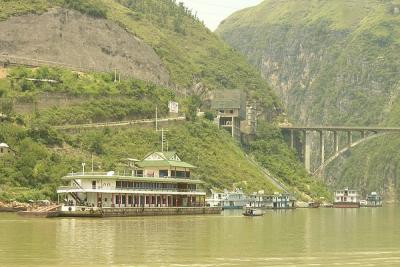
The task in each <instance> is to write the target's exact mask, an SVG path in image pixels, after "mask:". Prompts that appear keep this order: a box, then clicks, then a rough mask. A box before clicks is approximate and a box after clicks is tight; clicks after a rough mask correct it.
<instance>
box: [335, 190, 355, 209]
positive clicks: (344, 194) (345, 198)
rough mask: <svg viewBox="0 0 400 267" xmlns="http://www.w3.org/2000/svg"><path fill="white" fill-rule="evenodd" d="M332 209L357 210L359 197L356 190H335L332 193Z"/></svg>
mask: <svg viewBox="0 0 400 267" xmlns="http://www.w3.org/2000/svg"><path fill="white" fill-rule="evenodd" d="M333 207H334V208H359V207H360V195H359V193H358V192H357V191H356V190H349V189H348V188H345V189H343V190H337V191H335V193H334V201H333Z"/></svg>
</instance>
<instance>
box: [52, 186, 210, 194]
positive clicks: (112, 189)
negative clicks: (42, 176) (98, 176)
mask: <svg viewBox="0 0 400 267" xmlns="http://www.w3.org/2000/svg"><path fill="white" fill-rule="evenodd" d="M77 189H78V190H81V191H85V190H106V191H120V192H127V191H141V192H152V191H161V192H175V193H176V192H178V193H196V192H203V190H201V189H178V188H140V187H139V188H137V187H127V188H120V187H110V186H108V187H102V186H97V187H96V188H92V187H88V188H83V187H81V188H78V187H74V186H59V187H58V190H60V191H61V190H62V191H74V190H77Z"/></svg>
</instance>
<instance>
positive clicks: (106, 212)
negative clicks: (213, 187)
mask: <svg viewBox="0 0 400 267" xmlns="http://www.w3.org/2000/svg"><path fill="white" fill-rule="evenodd" d="M221 211H222V209H221V208H220V207H217V208H215V207H179V208H173V207H171V208H149V207H146V208H144V207H137V208H102V209H98V210H93V211H91V210H88V211H61V212H60V213H59V216H60V217H142V216H174V215H208V214H221Z"/></svg>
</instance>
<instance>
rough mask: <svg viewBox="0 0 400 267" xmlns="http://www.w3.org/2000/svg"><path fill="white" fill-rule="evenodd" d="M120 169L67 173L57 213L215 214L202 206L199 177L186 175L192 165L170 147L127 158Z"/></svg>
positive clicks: (119, 214)
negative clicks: (66, 183)
mask: <svg viewBox="0 0 400 267" xmlns="http://www.w3.org/2000/svg"><path fill="white" fill-rule="evenodd" d="M127 166H129V170H125V171H123V173H121V172H117V173H116V172H104V173H101V172H84V169H83V171H82V172H81V173H70V174H68V175H67V176H65V177H63V178H62V179H63V180H65V181H68V183H69V185H68V186H63V187H60V188H58V190H57V193H58V194H59V195H60V197H61V199H63V200H64V204H63V205H62V206H61V209H60V211H59V216H63V217H65V216H67V217H128V216H159V215H198V214H220V213H221V208H220V207H206V204H205V197H206V193H205V192H204V191H203V190H202V189H201V185H202V184H203V182H202V181H200V180H198V179H194V178H192V177H191V172H192V170H193V169H195V167H194V166H193V165H191V164H189V163H186V162H184V161H182V160H181V159H180V158H179V156H178V155H177V154H176V153H175V152H154V153H151V154H148V155H147V156H146V157H145V158H144V159H143V160H142V161H138V160H129V164H127Z"/></svg>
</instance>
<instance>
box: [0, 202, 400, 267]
mask: <svg viewBox="0 0 400 267" xmlns="http://www.w3.org/2000/svg"><path fill="white" fill-rule="evenodd" d="M399 223H400V207H398V206H386V207H384V208H361V209H323V208H320V209H297V210H288V211H267V212H266V214H265V215H264V216H263V217H250V218H249V217H244V216H242V215H241V213H240V211H225V212H224V213H223V214H222V215H220V216H218V215H212V216H182V217H179V216H176V217H146V218H137V217H136V218H108V219H73V218H56V219H27V218H20V217H18V216H17V215H16V214H12V213H0V266H11V267H12V266H347V265H348V266H400V227H399V226H400V225H399Z"/></svg>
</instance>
